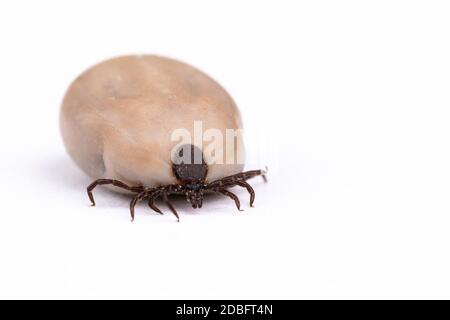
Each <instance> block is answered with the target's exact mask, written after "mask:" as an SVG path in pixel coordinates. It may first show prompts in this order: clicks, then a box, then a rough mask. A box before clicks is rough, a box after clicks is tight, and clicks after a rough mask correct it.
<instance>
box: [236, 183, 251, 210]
mask: <svg viewBox="0 0 450 320" xmlns="http://www.w3.org/2000/svg"><path fill="white" fill-rule="evenodd" d="M237 185H238V186H241V187H244V188H246V189H247V191H248V193H250V207H253V202H254V201H255V190H253V188H252V186H251V185H249V184H248V183H247V182H245V181H240V182H238V183H237Z"/></svg>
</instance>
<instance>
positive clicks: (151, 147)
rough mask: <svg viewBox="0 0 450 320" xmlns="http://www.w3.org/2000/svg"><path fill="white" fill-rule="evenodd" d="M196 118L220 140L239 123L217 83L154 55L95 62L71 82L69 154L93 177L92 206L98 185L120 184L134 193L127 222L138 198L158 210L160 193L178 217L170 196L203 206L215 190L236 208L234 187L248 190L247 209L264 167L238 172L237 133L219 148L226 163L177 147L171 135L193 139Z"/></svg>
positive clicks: (65, 117)
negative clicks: (251, 181)
mask: <svg viewBox="0 0 450 320" xmlns="http://www.w3.org/2000/svg"><path fill="white" fill-rule="evenodd" d="M196 121H197V122H198V121H201V123H202V126H203V127H202V129H204V130H206V131H207V130H208V129H214V130H217V131H218V132H219V133H220V134H223V136H224V137H225V136H226V135H227V132H226V131H227V130H240V129H241V126H242V125H241V118H240V113H239V110H238V109H237V107H236V105H235V103H234V101H233V100H232V98H231V97H230V96H229V95H228V93H227V92H226V91H225V90H224V89H223V88H222V87H221V86H220V85H219V84H217V82H215V81H214V80H213V79H211V78H210V77H209V76H207V75H205V74H204V73H202V72H201V71H199V70H197V69H195V68H193V67H191V66H189V65H187V64H184V63H181V62H178V61H175V60H172V59H168V58H163V57H158V56H126V57H119V58H116V59H111V60H108V61H106V62H103V63H101V64H99V65H96V66H94V67H93V68H91V69H89V70H88V71H86V72H85V73H83V74H82V75H81V76H80V77H78V78H77V79H76V80H75V81H74V83H73V84H72V85H71V87H70V88H69V90H68V92H67V94H66V96H65V98H64V101H63V105H62V109H61V131H62V135H63V140H64V143H65V146H66V149H67V151H68V152H69V154H70V155H71V157H72V158H73V159H74V161H75V162H76V163H77V164H78V166H79V167H80V168H81V169H83V170H84V171H85V172H86V173H87V174H88V175H90V176H91V177H93V178H94V179H97V180H95V181H94V182H93V183H92V184H90V185H89V186H88V188H87V193H88V196H89V199H90V201H91V202H92V205H95V201H94V197H93V194H92V191H93V190H94V188H95V187H96V186H98V185H110V186H114V187H118V188H119V190H124V191H125V192H128V193H133V194H134V197H133V199H132V201H131V203H130V214H131V218H132V220H134V208H135V206H136V204H137V202H138V201H140V200H144V199H148V204H149V206H150V208H152V209H153V210H154V211H156V212H158V213H160V214H162V211H161V210H160V209H159V208H158V207H157V206H156V205H155V200H156V199H157V198H162V200H163V201H164V202H165V204H166V205H167V206H168V208H169V209H170V210H171V212H172V213H173V214H174V215H175V216H176V217H177V219H178V221H179V216H178V213H177V211H176V210H175V208H174V207H173V205H172V204H171V202H170V201H169V196H171V195H174V194H178V195H184V196H185V197H186V199H187V201H188V202H190V204H191V205H192V207H193V208H201V207H202V204H203V198H204V195H205V194H206V193H208V192H216V193H221V194H223V195H225V196H228V197H230V198H231V199H232V200H234V202H235V204H236V207H237V208H238V209H239V210H240V201H239V199H238V197H237V196H236V195H235V194H234V193H233V192H231V191H229V190H228V189H229V188H231V187H234V186H239V187H243V188H245V189H246V190H247V191H248V192H249V194H250V205H251V206H253V202H254V200H255V192H254V190H253V188H252V187H251V186H250V185H249V184H248V182H247V180H248V179H250V178H253V177H255V176H259V175H261V176H262V177H263V178H264V180H265V179H266V178H265V174H266V171H263V170H252V171H246V172H242V169H243V167H244V163H243V162H242V161H238V158H239V157H238V155H237V154H241V155H242V154H244V146H243V142H242V137H241V136H239V135H236V136H233V137H232V138H233V142H234V143H236V144H235V145H233V148H225V151H224V152H223V158H224V159H225V158H226V159H227V161H226V162H225V161H224V162H214V161H211V158H212V157H213V156H212V155H211V154H210V153H205V148H203V146H199V145H198V143H188V144H180V143H178V144H177V141H174V140H173V132H175V131H176V130H179V129H180V128H184V129H185V130H186V131H187V132H188V133H191V134H193V135H194V136H195V131H196V129H195V125H194V123H195V122H196ZM217 131H216V132H217ZM180 145H181V146H180ZM176 146H179V147H178V148H177V149H176V152H175V154H173V149H174V148H175V147H176ZM205 157H206V158H205ZM229 158H231V159H232V160H233V161H231V162H230V161H228V160H229ZM98 178H100V179H98Z"/></svg>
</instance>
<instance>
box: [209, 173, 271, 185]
mask: <svg viewBox="0 0 450 320" xmlns="http://www.w3.org/2000/svg"><path fill="white" fill-rule="evenodd" d="M266 173H267V170H266V171H264V170H251V171H246V172H240V173H236V174H233V175H231V176H228V177H224V178H222V179H218V180H215V181H213V182H211V183H210V184H208V187H210V188H213V187H222V186H226V185H230V184H237V182H241V181H246V180H248V179H251V178H253V177H256V176H262V178H263V179H264V182H267V178H266Z"/></svg>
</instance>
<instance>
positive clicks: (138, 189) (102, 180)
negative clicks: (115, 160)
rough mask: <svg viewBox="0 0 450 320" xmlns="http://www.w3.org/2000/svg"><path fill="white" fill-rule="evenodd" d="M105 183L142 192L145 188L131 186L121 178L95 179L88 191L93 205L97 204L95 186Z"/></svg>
mask: <svg viewBox="0 0 450 320" xmlns="http://www.w3.org/2000/svg"><path fill="white" fill-rule="evenodd" d="M105 184H112V185H113V186H115V187H119V188H122V189H125V190H128V191H131V192H141V191H142V190H143V187H130V186H129V185H127V184H125V183H123V182H122V181H119V180H113V179H98V180H95V181H94V182H92V183H91V184H90V185H89V186H88V187H87V193H88V196H89V200H91V203H92V205H93V206H95V200H94V195H93V194H92V191H93V190H94V189H95V187H97V186H100V185H105Z"/></svg>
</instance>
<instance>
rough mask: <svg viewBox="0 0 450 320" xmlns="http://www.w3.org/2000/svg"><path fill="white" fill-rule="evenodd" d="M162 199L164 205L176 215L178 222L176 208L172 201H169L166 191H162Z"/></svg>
mask: <svg viewBox="0 0 450 320" xmlns="http://www.w3.org/2000/svg"><path fill="white" fill-rule="evenodd" d="M163 200H164V202H165V203H166V205H167V206H168V207H169V209H170V211H172V213H173V214H174V215H175V217H177V219H178V222H180V217H179V216H178V213H177V210H175V208H174V207H173V205H172V203H170V201H169V197H168V195H167V192H166V191H164V192H163Z"/></svg>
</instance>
